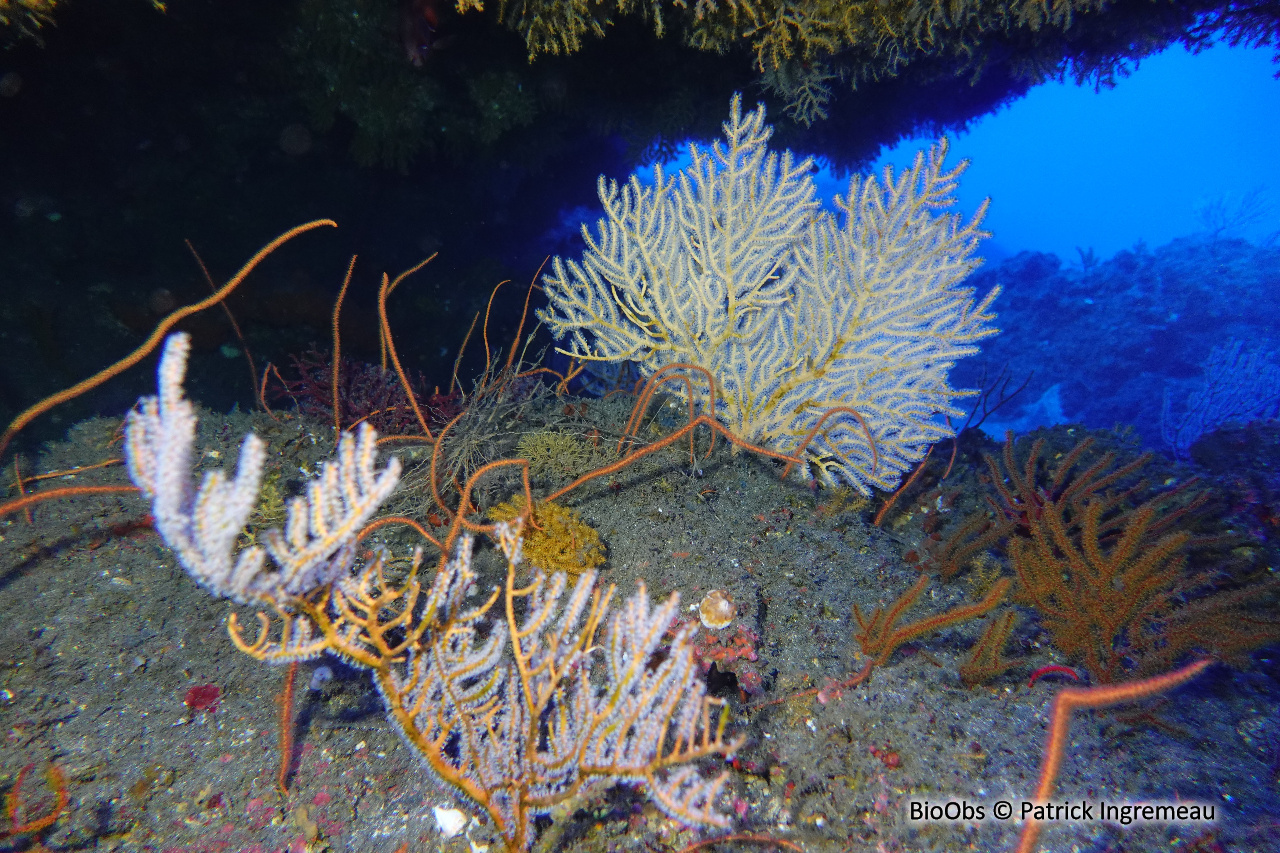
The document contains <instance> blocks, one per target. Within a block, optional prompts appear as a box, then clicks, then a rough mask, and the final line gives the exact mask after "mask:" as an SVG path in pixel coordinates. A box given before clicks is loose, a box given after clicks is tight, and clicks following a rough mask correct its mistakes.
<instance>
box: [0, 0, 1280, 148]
mask: <svg viewBox="0 0 1280 853" xmlns="http://www.w3.org/2000/svg"><path fill="white" fill-rule="evenodd" d="M67 5H68V4H66V3H55V2H52V0H47V2H29V3H8V2H3V3H0V41H5V42H14V41H16V40H21V39H24V38H35V39H37V40H38V39H40V38H41V37H42V35H43V34H45V33H47V32H49V30H50V27H51V26H52V25H54V24H56V23H57V22H58V20H59V18H60V17H61V15H62V13H63V8H64V6H67ZM69 5H70V6H71V7H73V10H74V7H75V6H76V5H77V4H76V3H75V2H72V3H71V4H69ZM137 5H138V7H139V8H148V5H147V4H146V3H145V2H143V0H139V2H138V4H137ZM196 5H197V4H193V3H183V2H182V0H179V2H177V3H170V4H167V6H166V5H162V4H156V8H157V9H158V10H163V13H164V14H166V15H168V16H170V17H182V16H184V15H192V16H199V15H200V14H202V13H201V12H200V10H198V9H197V8H196ZM125 8H127V7H125ZM261 14H262V17H263V26H264V28H273V29H275V28H278V30H279V32H280V33H281V35H280V37H279V41H280V47H281V48H282V49H283V51H284V54H285V56H286V57H287V64H288V65H289V66H290V68H291V72H290V73H291V74H292V77H293V85H294V86H295V88H296V92H297V95H298V96H299V97H300V98H301V99H302V100H303V101H304V102H305V103H306V104H307V105H308V108H309V109H310V110H311V112H312V119H313V124H314V125H315V126H316V127H318V128H320V129H324V128H325V127H327V126H329V125H332V123H333V122H334V121H335V120H336V119H338V118H342V119H345V120H349V121H351V122H352V123H354V125H355V127H356V133H355V135H354V137H353V138H352V140H351V150H352V154H353V155H354V156H355V157H356V159H357V160H358V161H359V162H361V163H362V164H366V165H373V164H382V165H385V166H391V167H395V168H401V169H403V168H404V167H405V166H406V165H407V164H409V163H410V162H412V161H414V160H415V159H417V158H420V157H429V158H438V157H442V156H444V157H455V158H456V157H466V156H469V155H470V154H471V153H472V152H474V151H475V150H477V146H478V147H479V148H480V149H488V148H491V147H493V146H494V145H495V143H499V142H500V141H501V140H502V139H504V138H506V139H509V140H510V139H512V138H513V137H519V138H523V139H524V140H525V141H526V142H527V143H528V142H530V141H533V142H532V144H534V145H535V146H536V145H538V144H545V142H546V140H545V139H543V141H542V142H538V141H537V140H539V139H540V138H542V137H543V132H544V131H546V130H547V129H548V128H549V127H550V128H552V129H553V130H552V133H553V134H554V133H556V132H563V131H565V130H568V129H569V128H567V127H566V126H565V121H566V120H568V121H569V123H570V125H571V126H576V127H573V129H575V130H582V129H584V128H592V129H594V130H595V131H596V132H600V131H604V132H617V133H621V134H622V135H624V136H626V137H628V139H629V141H630V142H631V144H632V146H633V148H634V152H633V153H640V152H642V151H646V152H647V153H652V152H653V151H654V150H655V149H654V148H653V147H652V146H653V145H654V144H655V143H656V145H657V146H658V148H657V149H656V150H657V151H659V152H661V151H662V150H664V149H666V148H669V147H670V146H672V145H674V144H676V143H678V142H679V141H680V140H681V139H683V138H686V137H688V136H691V135H692V136H712V135H714V134H715V126H714V122H712V121H711V120H710V119H709V118H708V117H714V116H716V115H718V114H719V110H720V102H721V101H722V100H723V97H724V93H725V92H727V91H731V90H733V89H737V90H739V91H753V92H759V93H761V94H763V96H764V97H765V100H766V103H767V106H769V108H770V112H771V115H772V116H773V117H774V118H775V120H776V121H779V122H780V124H779V127H778V132H779V141H780V142H781V143H782V144H784V145H787V146H789V147H792V148H793V149H795V150H797V151H798V152H799V153H815V154H821V155H823V156H826V157H828V158H830V159H831V161H832V162H833V163H834V164H835V165H837V166H840V167H844V168H855V167H858V166H860V165H862V164H864V163H865V162H867V161H868V160H870V159H872V158H873V157H874V156H875V154H876V151H877V150H878V149H879V147H880V146H882V145H887V144H892V143H893V142H895V141H897V140H898V139H900V138H902V137H904V136H907V135H911V134H914V133H919V132H929V133H937V132H940V131H942V130H945V129H948V128H959V127H963V126H964V125H965V124H966V123H967V122H969V121H971V120H972V119H974V118H976V117H978V116H981V115H983V114H985V113H987V112H988V111H990V110H992V109H994V108H996V107H998V106H1000V105H1001V104H1003V103H1006V102H1008V101H1009V100H1011V99H1013V98H1017V97H1020V96H1021V95H1022V94H1025V92H1026V91H1027V90H1028V89H1029V88H1030V87H1031V86H1033V85H1036V84H1037V83H1041V82H1044V81H1046V80H1051V79H1060V78H1070V79H1073V80H1075V81H1076V82H1078V83H1083V84H1089V85H1093V86H1108V85H1111V84H1113V83H1114V82H1115V80H1116V79H1117V78H1119V77H1123V76H1125V75H1127V74H1128V73H1129V71H1130V70H1131V69H1132V68H1133V67H1134V66H1135V65H1136V64H1137V63H1138V62H1139V61H1141V60H1142V59H1143V58H1144V57H1146V56H1149V55H1151V54H1153V53H1156V52H1158V51H1160V50H1163V49H1164V48H1166V47H1168V46H1170V45H1172V44H1175V43H1181V44H1183V45H1185V46H1187V47H1188V48H1190V49H1192V50H1199V49H1202V48H1204V47H1207V46H1209V45H1211V44H1213V43H1215V42H1219V41H1224V42H1228V43H1231V44H1233V45H1235V44H1245V45H1251V46H1259V45H1261V46H1275V45H1276V44H1277V43H1278V42H1277V26H1278V22H1280V4H1277V3H1275V2H1268V0H1253V2H1239V3H1230V2H1223V0H1193V2H1171V1H1170V0H1156V2H1148V0H1121V1H1120V2H1107V0H1053V2H1050V0H1013V2H992V0H939V2H920V0H877V1H875V2H873V0H858V1H857V2H851V0H693V2H684V0H677V1H676V2H666V0H648V2H637V0H604V1H603V2H594V0H488V2H486V0H456V4H450V3H448V2H446V0H404V2H401V3H399V4H397V3H391V2H382V1H381V0H301V2H298V3H296V4H291V5H290V6H289V7H288V11H279V10H278V11H272V12H271V13H270V14H269V15H268V13H266V12H262V13H261ZM281 17H283V18H285V19H287V20H277V19H278V18H281ZM784 116H785V120H784Z"/></svg>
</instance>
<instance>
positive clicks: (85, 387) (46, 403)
mask: <svg viewBox="0 0 1280 853" xmlns="http://www.w3.org/2000/svg"><path fill="white" fill-rule="evenodd" d="M322 225H329V226H332V227H334V228H337V227H338V223H336V222H334V221H333V220H332V219H316V220H314V221H312V222H306V223H304V224H302V225H299V226H297V227H296V228H290V229H289V230H288V231H286V232H284V233H283V234H281V235H280V236H279V237H277V238H275V239H274V240H272V241H271V242H270V243H268V244H267V245H265V246H263V247H262V248H261V249H259V250H258V252H257V254H255V255H254V256H253V257H252V258H250V259H249V261H248V263H246V264H245V265H244V266H243V267H241V268H240V271H239V272H238V273H236V274H235V275H234V276H232V277H231V280H230V281H228V282H227V283H226V284H224V285H223V286H222V287H221V288H220V289H219V290H218V291H217V292H216V293H214V294H213V295H212V296H209V297H207V298H205V299H202V300H200V301H199V302H195V303H193V304H191V305H186V306H184V307H182V308H179V309H178V310H176V311H174V312H173V313H172V314H170V315H169V316H168V317H165V318H164V319H163V320H161V321H160V324H159V325H158V326H156V328H155V331H153V332H152V333H151V336H150V337H149V338H147V339H146V340H145V341H143V343H142V345H141V346H139V347H138V348H137V349H135V350H134V351H133V352H131V353H129V354H128V355H127V356H125V357H124V358H122V359H120V360H119V361H117V362H116V363H115V364H113V365H111V366H109V367H105V368H103V369H102V370H100V371H98V372H97V373H95V374H94V375H93V376H90V377H89V378H88V379H84V380H81V381H80V382H77V383H76V384H75V385H72V386H71V387H70V388H66V389H64V390H62V391H59V392H58V393H56V394H51V395H50V396H48V397H45V398H44V399H43V400H41V401H40V402H38V403H36V404H35V405H34V406H31V407H30V408H28V409H26V410H25V411H24V412H22V413H21V414H19V415H18V416H17V417H16V418H14V419H13V423H11V424H9V428H8V429H6V430H5V431H4V433H3V435H0V458H3V457H4V452H5V450H7V449H8V448H9V443H10V442H11V441H13V437H14V436H15V435H17V433H18V431H19V430H21V429H22V428H23V427H25V426H26V425H27V424H29V423H31V422H32V421H33V420H35V419H36V418H37V417H39V416H40V415H42V414H44V413H45V412H47V411H49V410H50V409H52V408H53V407H54V406H58V405H61V404H62V403H65V402H66V401H68V400H71V399H74V398H75V397H78V396H80V395H81V394H83V393H84V392H86V391H89V390H92V389H94V388H97V387H98V386H99V385H101V384H102V383H103V382H106V381H107V380H108V379H111V378H113V377H115V376H118V375H120V374H121V373H123V372H124V371H126V370H128V369H129V368H130V367H133V366H134V365H135V364H137V363H138V362H140V361H142V360H143V359H144V358H146V357H147V356H148V355H149V354H150V353H151V351H152V350H154V349H155V348H156V347H157V346H158V345H159V344H160V342H161V341H162V340H164V336H165V335H166V334H168V332H169V330H170V329H172V328H173V327H174V326H175V325H177V324H178V323H179V322H180V321H182V320H184V319H186V318H187V317H190V316H191V315H192V314H195V313H196V312H198V311H203V310H204V309H206V308H208V307H210V306H211V305H216V304H218V303H219V302H221V301H222V300H223V299H226V298H227V295H228V294H230V293H231V291H233V290H235V289H236V288H237V287H239V286H240V283H241V282H243V281H244V280H245V278H246V277H247V276H248V275H249V273H251V272H253V270H254V268H255V267H257V266H258V264H259V263H261V262H262V259H263V258H265V257H266V256H267V255H269V254H271V253H272V252H274V251H275V250H276V249H278V248H279V247H280V246H281V245H283V244H284V243H287V242H288V241H289V240H292V239H293V238H294V237H296V236H298V235H299V234H302V233H304V232H306V231H311V230H313V229H316V228H319V227H320V226H322Z"/></svg>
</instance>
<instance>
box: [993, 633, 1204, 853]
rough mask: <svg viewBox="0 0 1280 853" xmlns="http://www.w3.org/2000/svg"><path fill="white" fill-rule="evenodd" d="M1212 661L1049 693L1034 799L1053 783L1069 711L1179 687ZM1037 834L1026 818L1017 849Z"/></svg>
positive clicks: (1025, 848) (1046, 794)
mask: <svg viewBox="0 0 1280 853" xmlns="http://www.w3.org/2000/svg"><path fill="white" fill-rule="evenodd" d="M1212 663H1213V660H1212V659H1211V658H1205V659H1203V660H1198V661H1196V662H1195V663H1189V664H1187V665H1186V666H1184V667H1182V668H1181V669H1175V670H1174V671H1173V672H1168V673H1165V674H1164V675H1157V676H1154V677H1152V678H1144V679H1142V680H1140V681H1125V682H1122V683H1120V684H1104V685H1100V686H1098V687H1066V688H1063V689H1062V690H1060V691H1058V695H1057V696H1055V697H1053V704H1052V705H1050V706H1049V733H1048V736H1047V737H1046V739H1045V745H1044V757H1043V758H1042V759H1041V764H1040V781H1039V782H1038V783H1037V784H1036V797H1035V798H1036V801H1037V802H1044V801H1046V800H1048V799H1049V798H1050V797H1052V796H1053V783H1054V781H1055V780H1056V779H1057V778H1058V771H1059V770H1061V768H1062V759H1063V755H1064V753H1065V752H1066V748H1067V736H1068V735H1069V734H1070V732H1071V715H1072V714H1073V713H1074V712H1075V711H1077V710H1078V709H1081V708H1088V709H1091V710H1096V709H1098V708H1107V707H1110V706H1112V705H1120V704H1123V703H1125V702H1133V701H1135V700H1138V699H1145V698H1147V697H1148V696H1155V695H1156V694H1158V693H1166V692H1168V691H1170V690H1173V689H1174V688H1175V687H1181V686H1182V685H1183V684H1186V683H1187V682H1188V681H1190V680H1191V679H1193V678H1195V677H1196V676H1197V675H1199V674H1200V673H1202V672H1204V671H1205V669H1207V668H1208V667H1209V665H1210V664H1212ZM1039 834H1040V823H1039V821H1036V820H1028V821H1027V822H1026V823H1025V824H1023V826H1022V835H1021V837H1020V838H1019V839H1018V850H1017V853H1031V851H1032V848H1033V847H1035V843H1036V838H1037V837H1038V836H1039Z"/></svg>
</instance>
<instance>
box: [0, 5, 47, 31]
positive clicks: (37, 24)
mask: <svg viewBox="0 0 1280 853" xmlns="http://www.w3.org/2000/svg"><path fill="white" fill-rule="evenodd" d="M57 5H58V0H0V25H3V26H5V27H12V28H14V29H16V30H17V31H18V33H19V34H20V35H34V33H35V31H36V30H38V29H40V28H41V27H43V26H44V25H45V24H51V23H53V10H54V8H55V7H56V6H57Z"/></svg>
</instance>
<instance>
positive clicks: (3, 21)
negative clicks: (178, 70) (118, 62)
mask: <svg viewBox="0 0 1280 853" xmlns="http://www.w3.org/2000/svg"><path fill="white" fill-rule="evenodd" d="M60 2H61V0H0V37H2V36H4V35H5V33H4V32H3V30H5V29H7V30H9V31H10V34H12V33H16V34H17V35H18V36H29V37H31V38H34V39H37V40H39V35H38V33H37V31H38V30H39V29H40V28H41V27H43V26H44V25H45V24H52V23H53V12H54V9H56V8H57V7H58V5H59V4H60ZM151 5H152V6H154V7H155V8H156V9H158V10H159V11H161V12H163V11H164V8H165V4H164V3H162V2H160V0H151Z"/></svg>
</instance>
